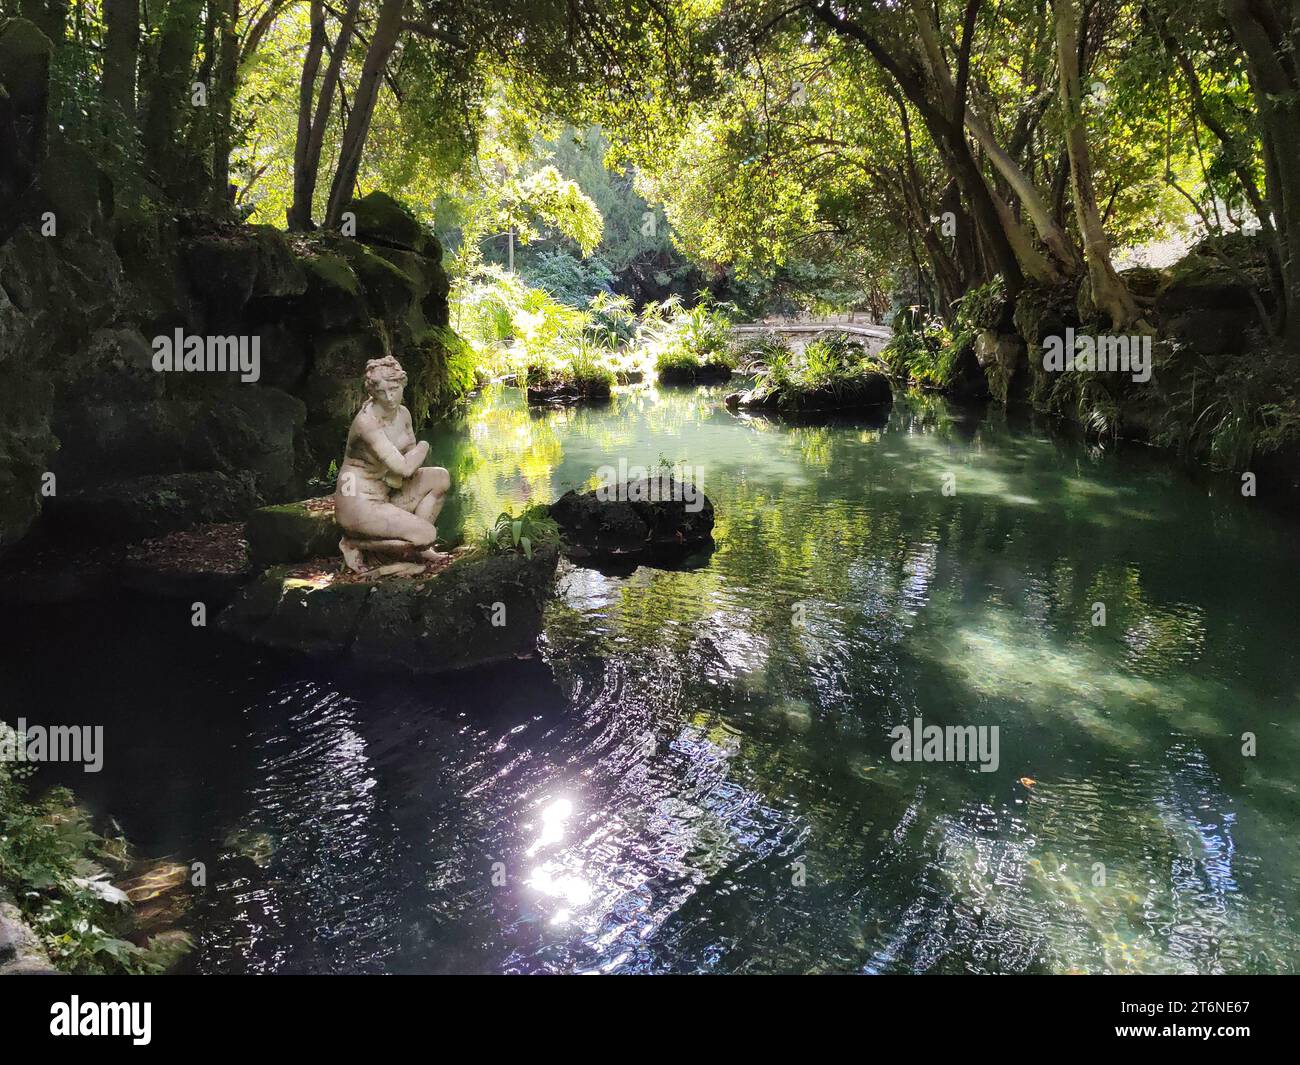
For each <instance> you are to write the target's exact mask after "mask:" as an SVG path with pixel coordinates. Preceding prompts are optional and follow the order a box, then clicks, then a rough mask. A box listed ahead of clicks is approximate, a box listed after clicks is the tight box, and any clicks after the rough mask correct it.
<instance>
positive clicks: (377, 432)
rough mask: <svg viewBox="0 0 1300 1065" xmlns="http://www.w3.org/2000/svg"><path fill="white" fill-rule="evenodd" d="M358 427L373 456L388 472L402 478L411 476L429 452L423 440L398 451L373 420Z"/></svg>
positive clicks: (422, 463) (421, 464)
mask: <svg viewBox="0 0 1300 1065" xmlns="http://www.w3.org/2000/svg"><path fill="white" fill-rule="evenodd" d="M358 429H359V431H360V433H361V438H362V439H363V440H364V441H365V442H366V443H367V444H368V445H369V446H370V450H371V451H372V452H374V455H375V458H377V459H378V460H379V461H380V462H382V463H383V464H384V467H385V468H386V469H387V470H388V471H389V472H390V473H392V474H395V475H396V476H398V477H400V478H402V480H406V479H407V478H408V477H413V476H414V475H415V471H416V470H418V469H419V468H420V467H421V466H423V465H424V460H425V458H426V457H427V456H428V454H429V445H428V443H426V442H425V441H423V440H421V441H419V442H418V443H416V444H415V445H414V446H412V447H410V448H408V449H407V450H406V452H405V453H403V452H401V451H399V450H398V449H397V447H396V445H395V444H394V443H393V442H392V441H391V440H389V439H388V435H387V434H386V433H385V432H384V431H383V430H382V429H381V428H380V427H379V426H378V425H375V424H374V423H373V422H369V423H368V424H364V425H360V426H358Z"/></svg>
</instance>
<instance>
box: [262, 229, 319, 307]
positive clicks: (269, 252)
mask: <svg viewBox="0 0 1300 1065" xmlns="http://www.w3.org/2000/svg"><path fill="white" fill-rule="evenodd" d="M248 236H249V237H250V238H251V239H252V241H253V243H254V245H255V246H256V248H257V277H256V279H255V281H254V283H253V296H254V297H255V298H259V299H261V298H268V297H269V298H272V299H277V298H282V297H285V296H301V295H302V294H303V293H304V292H306V291H307V271H306V270H305V269H304V267H303V264H302V262H301V261H300V260H299V258H298V256H296V255H295V254H294V252H293V249H292V248H291V247H290V246H289V241H288V240H287V239H286V238H285V235H284V234H283V233H282V232H281V231H280V230H278V229H276V228H275V227H274V226H250V227H249V229H248Z"/></svg>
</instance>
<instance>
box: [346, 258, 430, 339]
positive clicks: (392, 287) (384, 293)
mask: <svg viewBox="0 0 1300 1065" xmlns="http://www.w3.org/2000/svg"><path fill="white" fill-rule="evenodd" d="M339 248H340V251H341V252H342V254H343V256H344V258H345V259H347V261H348V264H349V265H350V266H351V267H352V270H353V272H354V273H355V274H356V276H357V279H358V280H359V281H360V282H361V288H362V290H363V292H364V293H365V297H366V305H367V306H368V307H369V308H370V313H371V314H373V315H374V316H375V317H376V318H383V319H384V320H385V321H393V320H395V319H398V318H401V317H403V316H404V315H406V314H407V313H408V312H409V311H410V309H411V305H412V304H413V303H415V302H416V301H417V300H418V299H419V298H420V296H421V295H422V291H421V287H420V282H419V281H418V280H417V279H416V278H413V277H411V275H410V274H407V273H406V272H404V271H403V270H401V269H399V268H398V267H396V266H394V265H393V264H392V263H390V262H389V261H388V260H387V259H385V258H383V257H382V256H380V255H376V254H375V253H374V252H373V251H371V250H370V249H369V248H367V247H366V246H365V245H364V244H356V243H351V244H347V243H345V244H341V245H339Z"/></svg>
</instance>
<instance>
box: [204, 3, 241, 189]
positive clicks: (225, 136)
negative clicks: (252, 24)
mask: <svg viewBox="0 0 1300 1065" xmlns="http://www.w3.org/2000/svg"><path fill="white" fill-rule="evenodd" d="M215 8H216V17H217V19H218V20H219V22H220V25H219V26H218V29H219V30H220V42H221V43H220V45H219V47H218V50H217V65H216V70H215V72H214V77H213V84H212V99H211V101H210V104H211V106H212V199H211V206H212V209H213V211H215V212H216V213H218V214H226V213H228V212H229V210H230V206H231V196H230V139H231V129H230V122H231V112H232V110H233V109H234V103H235V91H236V89H237V87H238V86H237V85H236V79H237V77H238V74H239V32H238V26H239V0H215Z"/></svg>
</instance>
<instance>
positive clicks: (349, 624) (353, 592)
mask: <svg viewBox="0 0 1300 1065" xmlns="http://www.w3.org/2000/svg"><path fill="white" fill-rule="evenodd" d="M558 561H559V553H558V551H557V550H556V549H555V548H542V549H539V550H537V551H535V552H534V553H533V557H532V558H531V559H529V558H526V557H525V556H524V555H522V554H519V553H514V552H508V553H504V554H493V555H484V554H477V555H476V554H474V553H472V552H469V553H466V554H465V555H464V556H462V557H461V558H459V559H457V560H456V561H453V562H452V563H451V564H450V565H448V566H446V568H444V569H442V570H440V571H438V572H436V573H433V574H431V575H428V576H423V577H388V578H384V579H379V580H376V581H374V582H369V581H359V580H357V579H355V578H354V577H351V576H349V575H345V574H341V573H339V574H335V573H334V572H332V571H331V569H330V567H329V566H328V565H327V566H323V567H322V566H320V565H312V566H306V567H276V568H273V569H269V570H267V571H266V572H265V573H264V574H263V575H262V576H261V578H259V579H258V580H256V581H255V582H253V583H252V584H251V585H249V586H247V587H246V588H245V589H244V590H243V591H242V592H241V593H240V594H239V596H237V597H236V599H235V601H234V602H233V603H231V605H230V606H229V607H227V608H226V610H224V611H223V612H222V613H221V615H220V616H219V617H218V619H217V626H218V628H220V629H221V630H222V631H223V632H226V633H228V634H229V635H231V636H234V637H236V638H238V639H242V640H246V641H248V642H250V643H254V644H258V645H262V646H267V647H275V648H282V649H288V650H294V651H298V652H302V653H305V654H314V655H328V656H329V657H331V658H333V659H335V660H338V661H348V662H352V663H354V664H356V665H359V666H363V667H366V668H372V669H382V670H387V671H398V672H404V673H443V672H447V671H451V670H458V669H467V668H471V667H474V666H481V665H487V664H491V663H495V662H502V661H508V660H510V659H512V658H515V657H517V656H522V655H527V654H530V653H532V651H533V650H534V649H535V648H536V644H537V637H538V635H539V634H540V633H541V628H542V621H543V616H544V611H545V606H546V602H547V600H548V599H549V598H550V596H551V594H552V583H553V580H554V576H555V568H556V565H557V563H558Z"/></svg>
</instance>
